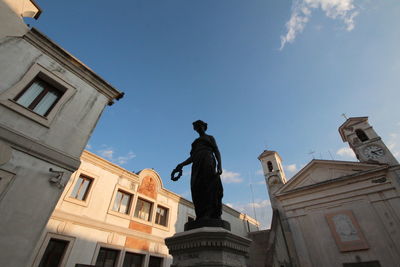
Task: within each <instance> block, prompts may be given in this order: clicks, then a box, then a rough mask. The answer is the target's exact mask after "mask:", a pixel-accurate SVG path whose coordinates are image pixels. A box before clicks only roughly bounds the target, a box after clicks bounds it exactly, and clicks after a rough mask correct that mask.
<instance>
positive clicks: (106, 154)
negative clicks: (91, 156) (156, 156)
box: [97, 148, 136, 165]
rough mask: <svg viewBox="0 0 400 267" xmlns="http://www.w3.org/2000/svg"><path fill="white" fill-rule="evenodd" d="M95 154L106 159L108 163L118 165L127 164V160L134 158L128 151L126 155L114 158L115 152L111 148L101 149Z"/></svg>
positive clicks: (133, 154)
mask: <svg viewBox="0 0 400 267" xmlns="http://www.w3.org/2000/svg"><path fill="white" fill-rule="evenodd" d="M97 153H99V155H100V156H102V157H103V158H106V159H108V160H109V161H111V162H114V163H116V164H119V165H123V164H125V163H127V162H128V161H129V160H131V159H133V158H135V157H136V155H135V153H133V152H132V151H129V152H128V153H127V154H126V155H123V156H115V151H114V150H113V149H112V148H105V149H101V150H98V151H97Z"/></svg>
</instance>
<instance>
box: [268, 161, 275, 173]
mask: <svg viewBox="0 0 400 267" xmlns="http://www.w3.org/2000/svg"><path fill="white" fill-rule="evenodd" d="M267 166H268V171H270V172H272V171H273V170H274V167H273V166H272V162H271V161H268V162H267Z"/></svg>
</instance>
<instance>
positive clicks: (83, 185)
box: [71, 176, 93, 200]
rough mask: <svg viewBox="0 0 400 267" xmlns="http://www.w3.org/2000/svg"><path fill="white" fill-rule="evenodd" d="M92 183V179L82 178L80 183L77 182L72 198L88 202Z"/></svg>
mask: <svg viewBox="0 0 400 267" xmlns="http://www.w3.org/2000/svg"><path fill="white" fill-rule="evenodd" d="M92 181H93V179H92V178H89V177H86V176H80V177H79V178H78V181H76V184H75V187H74V189H73V190H72V193H71V197H73V198H76V199H78V200H86V198H87V196H88V194H89V190H90V187H91V185H92Z"/></svg>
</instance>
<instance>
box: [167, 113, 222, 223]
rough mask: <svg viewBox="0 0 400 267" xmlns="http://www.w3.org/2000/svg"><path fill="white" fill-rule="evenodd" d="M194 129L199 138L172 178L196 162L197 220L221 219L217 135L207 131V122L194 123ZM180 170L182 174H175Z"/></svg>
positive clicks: (194, 196)
mask: <svg viewBox="0 0 400 267" xmlns="http://www.w3.org/2000/svg"><path fill="white" fill-rule="evenodd" d="M193 129H194V130H195V131H196V132H197V133H198V134H199V138H197V139H196V140H194V142H193V143H192V150H191V151H190V157H189V158H188V159H187V160H185V161H184V162H182V163H180V164H178V165H177V166H176V168H175V169H174V170H173V171H172V174H171V179H172V180H173V181H177V180H178V179H179V178H180V176H181V175H182V168H183V166H186V165H189V164H190V163H192V177H191V181H190V189H191V192H192V199H193V204H194V209H195V212H196V221H197V220H199V219H221V214H222V196H223V189H222V183H221V178H220V175H221V174H222V165H221V154H220V153H219V150H218V146H217V143H216V142H215V139H214V137H212V136H211V135H208V134H206V130H207V123H205V122H204V121H201V120H198V121H195V122H193ZM176 173H178V176H175V174H176Z"/></svg>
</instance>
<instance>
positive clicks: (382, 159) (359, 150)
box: [339, 117, 399, 165]
mask: <svg viewBox="0 0 400 267" xmlns="http://www.w3.org/2000/svg"><path fill="white" fill-rule="evenodd" d="M339 133H340V136H341V137H342V140H343V142H348V143H349V145H350V148H351V149H353V151H354V153H355V154H356V157H357V159H358V160H359V161H361V162H371V163H385V164H389V165H395V164H399V163H398V162H397V160H396V158H395V157H394V156H393V154H392V153H391V152H390V150H389V149H388V148H387V146H386V145H385V143H384V142H383V141H382V139H381V137H380V136H379V135H378V134H377V133H376V132H375V130H374V129H373V128H372V126H371V125H370V124H369V123H368V117H352V118H348V119H347V120H346V121H345V122H344V123H343V124H342V125H341V126H340V127H339Z"/></svg>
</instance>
